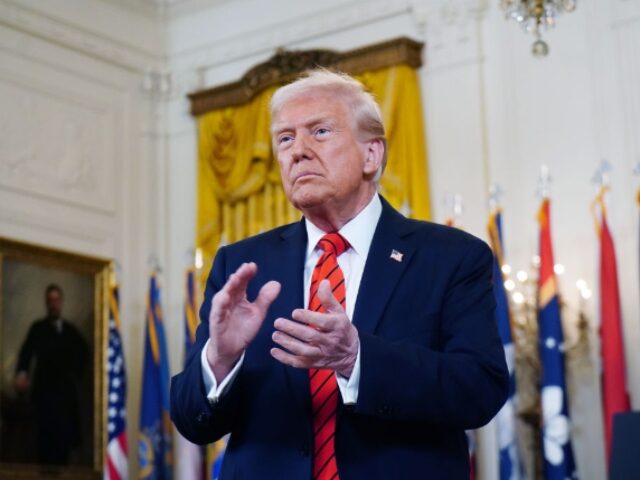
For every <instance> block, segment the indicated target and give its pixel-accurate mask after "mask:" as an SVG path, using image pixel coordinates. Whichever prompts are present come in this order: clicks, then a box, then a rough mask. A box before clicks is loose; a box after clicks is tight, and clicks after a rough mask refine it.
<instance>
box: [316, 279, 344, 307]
mask: <svg viewBox="0 0 640 480" xmlns="http://www.w3.org/2000/svg"><path fill="white" fill-rule="evenodd" d="M318 300H320V303H321V304H322V306H323V307H324V308H325V310H326V311H327V312H329V313H342V312H344V308H342V305H340V302H338V300H336V297H334V296H333V292H332V291H331V283H329V280H322V281H321V282H320V285H318Z"/></svg>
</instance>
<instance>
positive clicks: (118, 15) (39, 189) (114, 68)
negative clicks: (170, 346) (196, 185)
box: [0, 0, 164, 465]
mask: <svg viewBox="0 0 640 480" xmlns="http://www.w3.org/2000/svg"><path fill="white" fill-rule="evenodd" d="M161 33H162V30H159V29H158V26H157V25H156V22H155V21H151V20H149V19H148V18H147V17H144V16H141V15H139V14H136V13H134V12H129V11H126V10H123V9H121V8H117V7H114V6H112V5H110V4H107V3H103V2H100V1H86V2H84V1H82V2H72V1H63V0H61V1H55V0H54V1H47V2H36V1H27V0H25V1H20V2H10V1H4V0H2V1H0V105H1V107H0V112H1V113H0V235H1V236H3V237H9V238H13V239H17V240H22V241H26V242H30V243H35V244H41V245H46V246H50V247H52V248H58V249H62V250H68V251H73V252H79V253H83V254H87V255H92V256H97V257H102V258H111V259H115V260H116V261H117V262H118V264H119V265H120V266H121V271H120V283H121V287H122V288H121V314H122V320H123V330H124V332H123V336H124V338H125V339H126V343H125V358H126V363H127V371H128V376H129V391H130V395H129V398H128V412H129V426H130V429H129V434H130V438H131V439H132V440H133V439H135V438H136V437H135V431H136V430H137V427H136V425H137V424H138V404H139V385H140V382H139V379H140V364H141V361H142V353H141V352H142V348H141V346H142V342H143V332H144V330H143V325H144V323H143V322H144V308H145V288H146V275H147V270H148V269H147V263H146V259H147V257H148V255H149V254H150V253H152V252H158V248H159V245H161V244H162V243H163V242H162V240H163V238H162V237H163V236H162V235H159V234H158V223H159V222H158V219H162V218H164V208H163V206H162V203H161V202H159V199H161V198H162V195H161V193H162V192H161V191H159V189H158V186H157V185H158V180H157V179H158V178H159V172H161V169H159V168H157V165H158V164H160V165H162V161H161V160H162V159H158V158H157V156H156V153H155V152H156V150H157V149H158V147H157V145H156V144H157V143H158V142H157V140H156V135H155V133H154V132H155V131H156V130H157V126H156V125H155V124H154V123H153V117H152V115H150V113H149V111H150V109H151V102H150V100H151V99H150V98H149V96H148V95H145V94H144V92H143V77H144V72H145V71H146V69H148V68H154V67H156V66H157V65H158V62H159V61H160V58H161V52H162V50H161V47H162V45H161V44H160V43H159V41H158V39H159V38H160V37H159V34H161ZM135 446H136V444H135V442H134V441H132V443H131V447H132V452H135ZM134 459H135V457H134V456H132V462H131V464H132V465H133V464H134V462H133V460H134Z"/></svg>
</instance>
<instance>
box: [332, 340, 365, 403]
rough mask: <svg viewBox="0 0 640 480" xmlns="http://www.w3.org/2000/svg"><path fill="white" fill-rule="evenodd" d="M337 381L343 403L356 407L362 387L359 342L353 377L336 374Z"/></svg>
mask: <svg viewBox="0 0 640 480" xmlns="http://www.w3.org/2000/svg"><path fill="white" fill-rule="evenodd" d="M336 380H337V382H338V389H339V390H340V396H341V397H342V403H344V404H345V405H355V404H356V403H357V402H358V387H359V386H360V342H358V355H356V363H355V364H354V365H353V371H352V372H351V376H350V377H349V378H346V377H343V376H342V375H340V374H339V373H337V372H336Z"/></svg>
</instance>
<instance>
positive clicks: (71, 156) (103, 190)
mask: <svg viewBox="0 0 640 480" xmlns="http://www.w3.org/2000/svg"><path fill="white" fill-rule="evenodd" d="M0 85H2V88H0V103H1V104H2V105H3V115H2V117H0V132H2V136H1V137H0V159H1V161H0V185H1V186H2V187H3V188H5V189H7V190H13V191H18V192H25V193H28V194H30V195H35V196H37V197H44V198H47V199H49V200H54V201H57V202H64V203H68V204H71V205H74V206H78V207H84V208H90V209H93V210H97V211H99V212H103V213H113V212H114V208H115V207H114V200H113V197H112V196H111V192H113V189H114V178H113V177H114V176H113V172H114V171H115V165H114V162H115V161H116V157H117V155H116V154H115V152H117V149H116V147H115V145H116V142H114V139H115V138H117V136H118V135H117V131H116V128H117V125H118V122H117V115H116V114H115V112H114V111H113V107H110V106H109V105H108V104H107V103H98V101H97V100H94V99H89V98H85V97H82V96H80V95H78V94H77V93H70V92H69V91H66V90H63V89H61V88H56V87H55V86H53V85H47V84H45V83H44V82H40V81H36V80H34V79H31V78H27V77H23V76H20V75H15V74H9V73H8V72H0Z"/></svg>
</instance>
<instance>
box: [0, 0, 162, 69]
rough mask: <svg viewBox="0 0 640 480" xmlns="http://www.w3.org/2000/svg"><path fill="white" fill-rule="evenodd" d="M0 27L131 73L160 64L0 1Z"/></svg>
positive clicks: (144, 54)
mask: <svg viewBox="0 0 640 480" xmlns="http://www.w3.org/2000/svg"><path fill="white" fill-rule="evenodd" d="M0 8H1V9H2V15H1V16H0V25H4V26H6V27H8V28H10V29H13V30H17V31H19V32H22V33H25V34H28V35H31V36H33V37H37V38H41V39H43V40H45V41H47V42H49V43H52V44H56V45H59V46H61V47H64V48H67V49H69V50H73V51H76V52H78V53H81V54H84V55H87V56H90V57H92V58H96V59H99V60H102V61H104V62H106V63H109V64H111V65H114V66H116V67H119V68H121V69H124V70H127V71H129V72H133V73H142V72H144V71H145V69H147V68H148V67H149V65H158V64H161V62H162V60H163V58H162V56H161V55H157V54H154V53H151V52H147V51H143V50H141V49H139V48H138V47H137V46H136V45H132V44H126V43H124V42H122V41H119V40H117V39H113V38H108V37H105V36H102V35H99V34H96V33H93V32H90V31H89V30H86V29H83V28H80V27H77V26H74V25H71V24H69V23H64V22H62V21H60V20H58V19H53V18H51V17H49V16H47V15H44V14H42V13H40V12H37V11H34V10H31V9H29V8H26V7H24V6H22V5H17V4H15V3H13V2H11V1H9V0H0Z"/></svg>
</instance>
